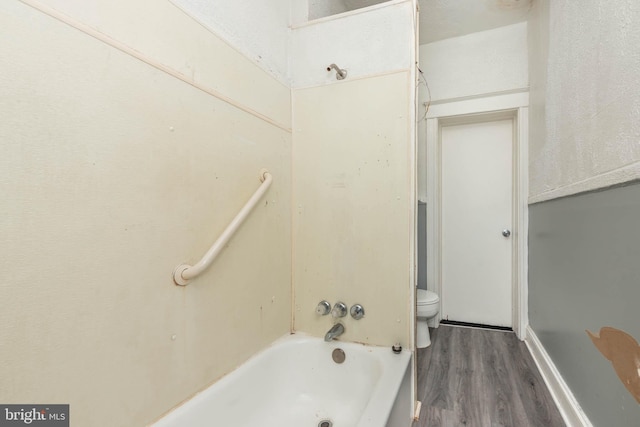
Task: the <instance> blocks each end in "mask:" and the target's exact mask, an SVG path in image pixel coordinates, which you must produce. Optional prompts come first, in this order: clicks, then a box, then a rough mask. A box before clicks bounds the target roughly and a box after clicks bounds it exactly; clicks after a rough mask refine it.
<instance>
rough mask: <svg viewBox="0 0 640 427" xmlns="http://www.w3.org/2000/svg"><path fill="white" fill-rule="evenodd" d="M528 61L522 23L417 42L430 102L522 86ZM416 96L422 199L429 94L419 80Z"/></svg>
mask: <svg viewBox="0 0 640 427" xmlns="http://www.w3.org/2000/svg"><path fill="white" fill-rule="evenodd" d="M423 13H424V12H423ZM527 62H528V58H527V23H520V24H514V25H509V26H506V27H501V28H496V29H493V30H488V31H483V32H478V33H474V34H469V35H466V36H462V37H455V38H450V39H446V40H442V41H438V42H434V43H429V44H424V45H421V46H420V69H421V70H422V71H423V72H424V75H425V78H426V79H427V81H428V83H429V89H430V91H431V101H432V102H433V101H435V102H438V101H442V102H446V101H447V100H451V99H456V98H464V97H469V96H482V95H486V94H491V93H495V92H502V91H510V90H519V89H526V88H527V86H528V68H527ZM418 97H419V107H418V120H419V122H418V162H419V163H418V197H419V198H421V199H426V194H427V166H426V132H427V129H426V120H425V107H424V103H425V102H427V100H428V99H429V93H428V91H427V88H426V86H425V83H424V81H422V80H421V81H420V86H419V91H418Z"/></svg>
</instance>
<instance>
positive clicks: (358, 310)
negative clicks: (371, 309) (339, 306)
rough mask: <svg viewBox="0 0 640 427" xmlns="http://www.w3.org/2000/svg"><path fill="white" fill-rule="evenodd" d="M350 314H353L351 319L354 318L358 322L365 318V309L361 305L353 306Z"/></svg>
mask: <svg viewBox="0 0 640 427" xmlns="http://www.w3.org/2000/svg"><path fill="white" fill-rule="evenodd" d="M349 312H350V313H351V317H353V318H354V319H356V320H360V319H362V318H363V317H364V307H363V306H361V305H360V304H354V305H352V306H351V310H350V311H349Z"/></svg>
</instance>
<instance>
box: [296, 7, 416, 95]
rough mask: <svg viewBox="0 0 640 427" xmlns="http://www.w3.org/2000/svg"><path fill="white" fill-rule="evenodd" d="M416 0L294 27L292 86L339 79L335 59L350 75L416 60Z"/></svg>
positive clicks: (401, 66) (403, 66)
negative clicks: (334, 65)
mask: <svg viewBox="0 0 640 427" xmlns="http://www.w3.org/2000/svg"><path fill="white" fill-rule="evenodd" d="M413 15H414V6H413V2H412V1H405V2H402V3H399V4H392V5H386V6H381V7H379V8H377V9H374V10H369V11H366V12H363V13H359V14H356V15H351V16H345V17H337V18H335V19H333V20H329V21H321V22H315V23H309V24H308V25H303V26H300V27H297V28H294V29H293V30H292V34H291V38H292V41H291V43H292V47H291V54H292V57H291V76H292V86H293V87H294V88H300V87H311V86H317V85H320V84H331V83H334V82H336V75H335V71H331V72H327V66H328V65H329V64H331V63H336V64H337V65H338V66H340V68H344V69H346V70H347V72H348V79H349V80H352V79H354V78H357V77H364V76H371V75H375V74H379V73H384V72H389V71H397V70H403V69H407V68H409V67H411V66H412V51H413V46H414V44H415V38H414V30H413V28H414V27H413V25H414V19H413Z"/></svg>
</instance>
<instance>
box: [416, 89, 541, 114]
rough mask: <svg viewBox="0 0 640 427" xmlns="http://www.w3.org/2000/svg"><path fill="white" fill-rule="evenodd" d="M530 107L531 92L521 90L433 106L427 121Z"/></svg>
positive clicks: (428, 112) (430, 107)
mask: <svg viewBox="0 0 640 427" xmlns="http://www.w3.org/2000/svg"><path fill="white" fill-rule="evenodd" d="M528 106H529V92H522V91H520V90H518V91H516V92H509V93H498V94H495V93H493V94H487V95H484V96H482V97H479V98H476V97H473V98H469V99H462V100H456V101H451V102H446V103H440V104H435V105H434V104H433V103H431V105H430V106H429V111H427V116H426V118H427V119H436V118H439V117H448V116H459V115H464V114H477V113H488V112H494V111H502V110H513V109H516V108H520V107H528Z"/></svg>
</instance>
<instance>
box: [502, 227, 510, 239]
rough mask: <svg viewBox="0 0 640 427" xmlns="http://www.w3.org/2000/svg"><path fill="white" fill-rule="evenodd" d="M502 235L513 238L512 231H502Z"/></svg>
mask: <svg viewBox="0 0 640 427" xmlns="http://www.w3.org/2000/svg"><path fill="white" fill-rule="evenodd" d="M502 235H503V236H504V237H509V236H511V230H507V229H506V228H505V229H504V230H502Z"/></svg>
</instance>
